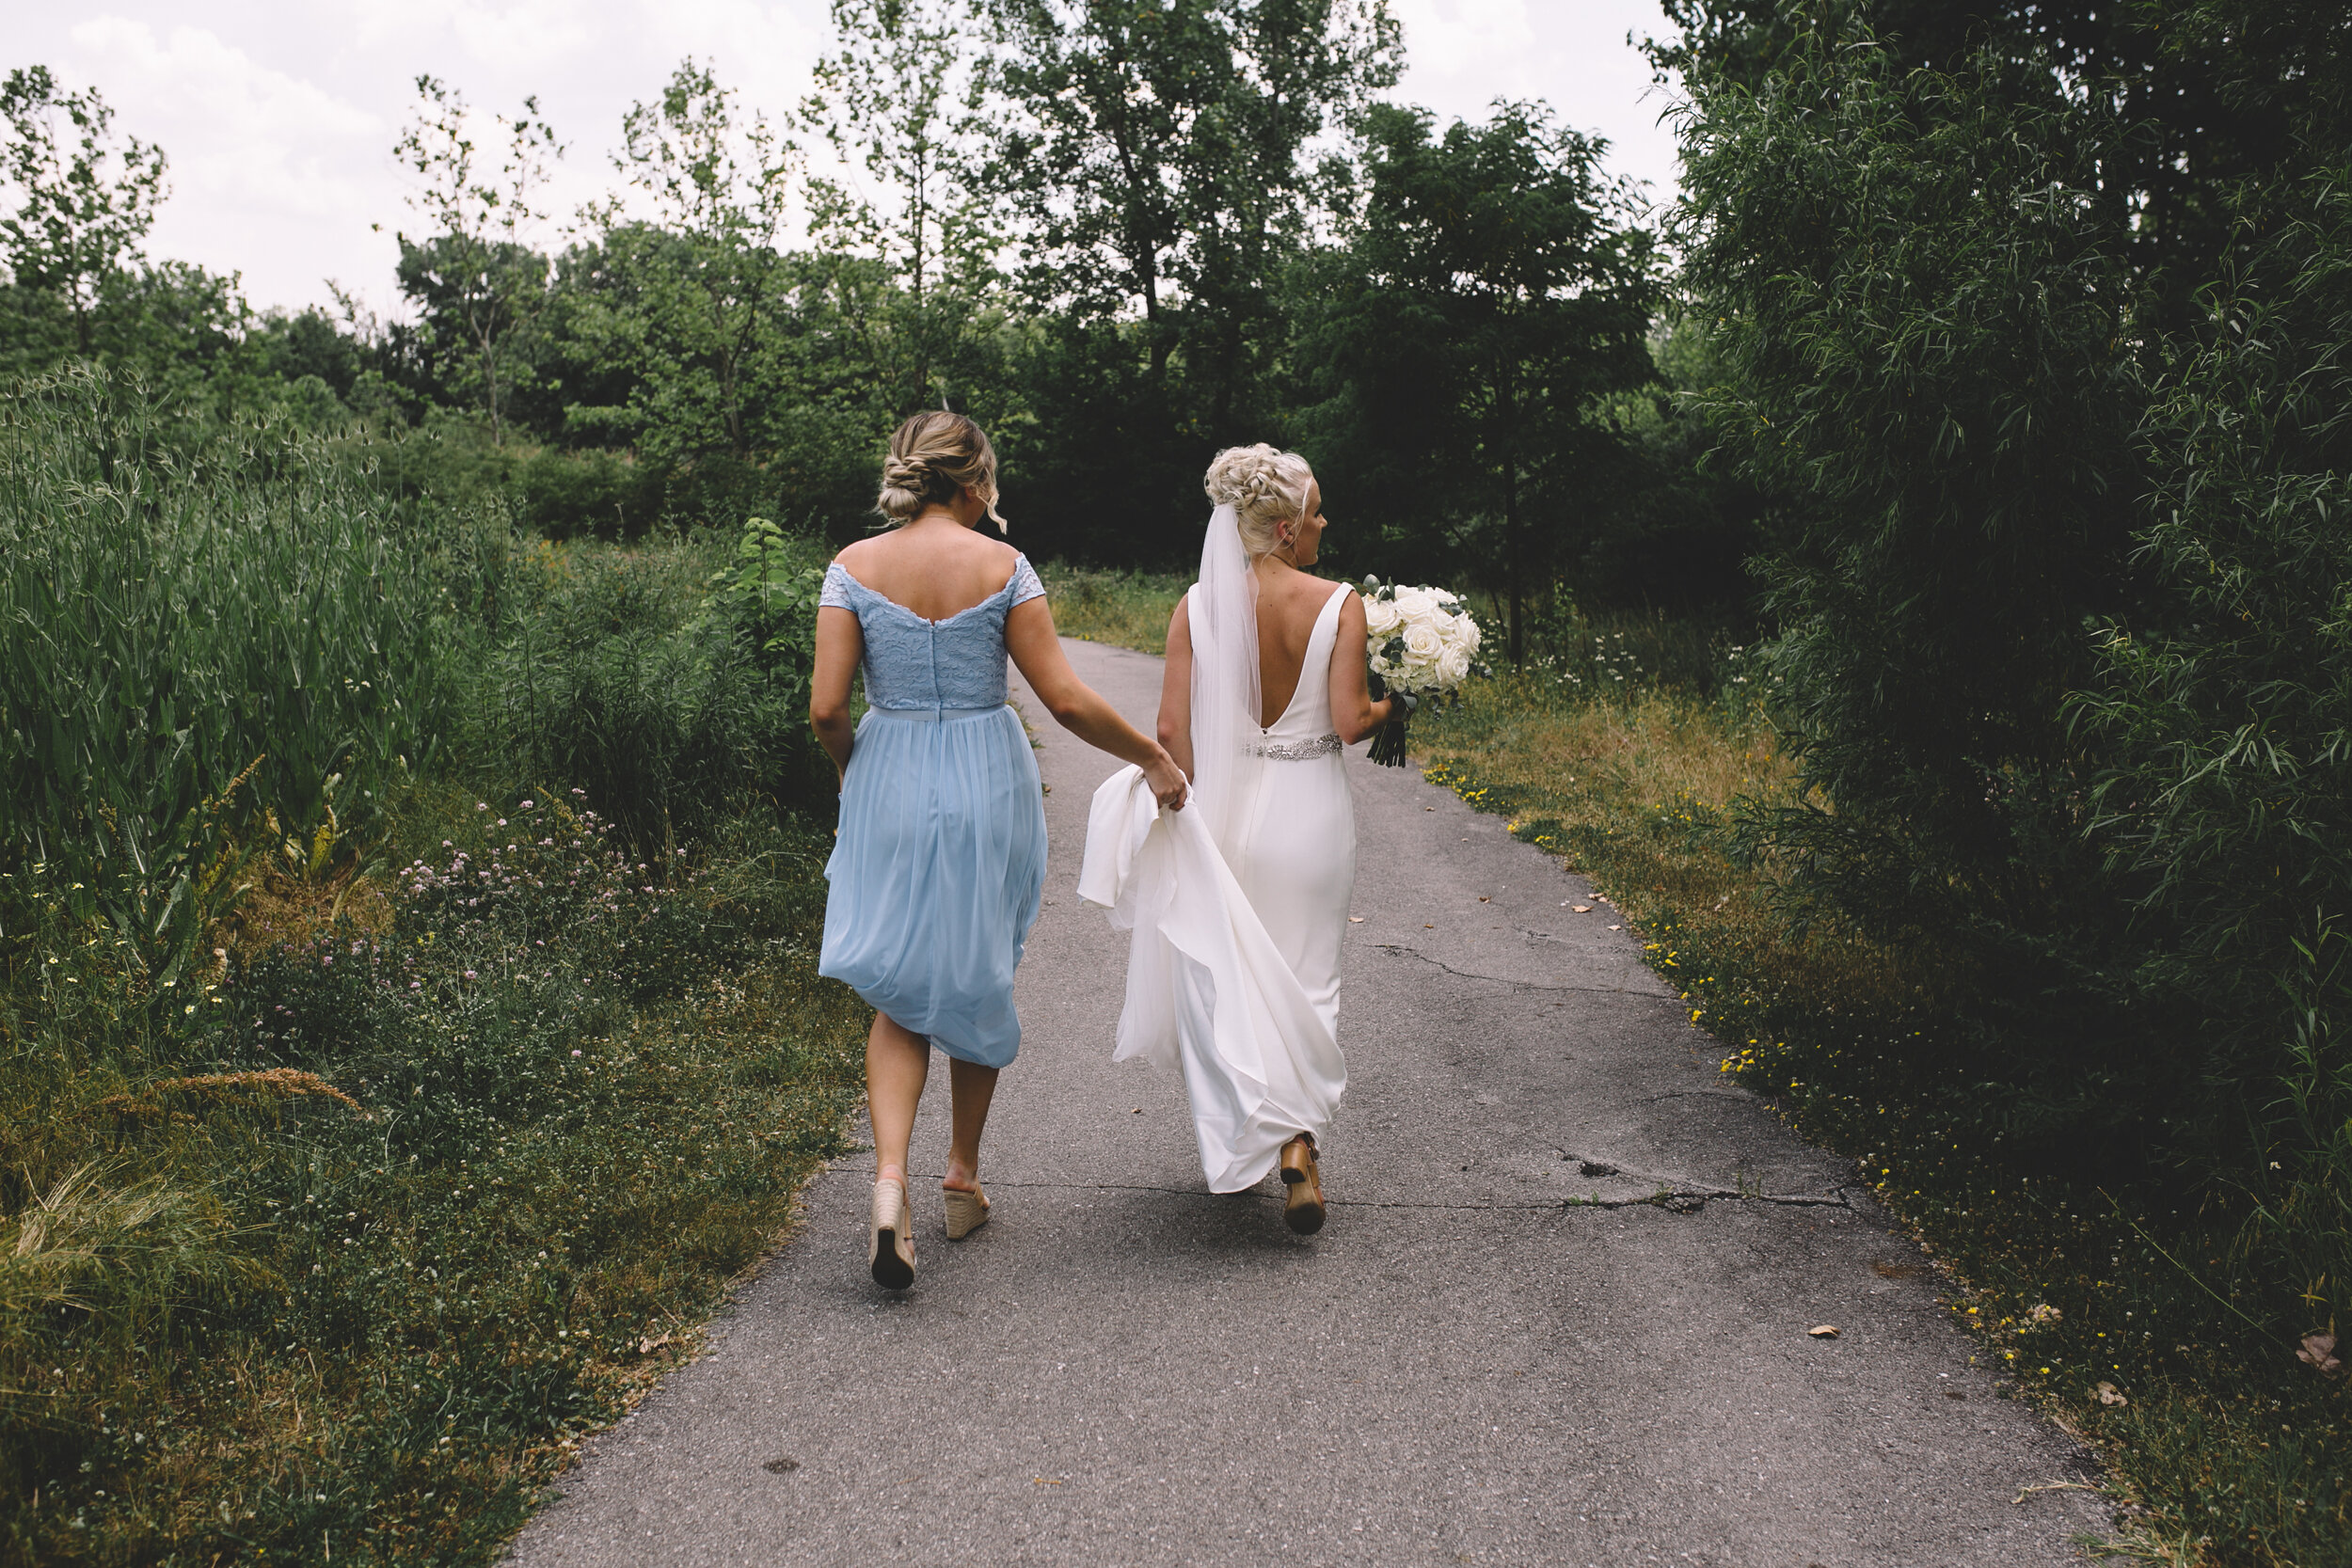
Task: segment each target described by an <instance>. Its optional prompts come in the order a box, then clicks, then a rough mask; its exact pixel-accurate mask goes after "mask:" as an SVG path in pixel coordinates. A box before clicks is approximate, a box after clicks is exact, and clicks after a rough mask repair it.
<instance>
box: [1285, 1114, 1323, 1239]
mask: <svg viewBox="0 0 2352 1568" xmlns="http://www.w3.org/2000/svg"><path fill="white" fill-rule="evenodd" d="M1282 1184H1283V1185H1284V1186H1285V1187H1288V1188H1289V1189H1290V1201H1289V1202H1287V1203H1285V1204H1284V1205H1283V1206H1282V1223H1283V1224H1284V1225H1287V1226H1289V1227H1291V1228H1292V1229H1293V1230H1295V1231H1296V1232H1297V1233H1298V1234H1300V1235H1301V1236H1311V1235H1313V1234H1314V1233H1315V1232H1316V1231H1318V1230H1320V1229H1322V1228H1323V1176H1322V1173H1321V1172H1320V1171H1319V1170H1318V1169H1317V1168H1316V1165H1315V1140H1314V1137H1313V1135H1312V1134H1311V1133H1306V1132H1301V1133H1300V1134H1298V1136H1296V1137H1295V1138H1293V1139H1292V1140H1291V1141H1290V1142H1288V1143H1286V1144H1284V1145H1283V1146H1282Z"/></svg>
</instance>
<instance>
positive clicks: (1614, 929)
mask: <svg viewBox="0 0 2352 1568" xmlns="http://www.w3.org/2000/svg"><path fill="white" fill-rule="evenodd" d="M1609 928H1610V929H1611V930H1613V931H1622V930H1624V929H1625V927H1622V926H1612V927H1609Z"/></svg>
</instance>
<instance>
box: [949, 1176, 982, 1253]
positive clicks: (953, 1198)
mask: <svg viewBox="0 0 2352 1568" xmlns="http://www.w3.org/2000/svg"><path fill="white" fill-rule="evenodd" d="M939 1196H940V1199H941V1202H942V1203H943V1204H944V1205H945V1206H946V1211H947V1239H948V1240H949V1241H951V1242H961V1241H962V1240H963V1239H964V1238H965V1237H966V1236H969V1235H971V1234H972V1232H974V1231H975V1230H977V1229H978V1228H979V1227H982V1226H984V1225H986V1224H987V1223H988V1195H987V1194H986V1193H984V1192H981V1191H979V1190H977V1189H975V1190H973V1191H971V1192H968V1193H964V1192H958V1191H957V1190H956V1189H955V1188H953V1187H942V1188H940V1189H939Z"/></svg>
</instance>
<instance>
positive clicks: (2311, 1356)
mask: <svg viewBox="0 0 2352 1568" xmlns="http://www.w3.org/2000/svg"><path fill="white" fill-rule="evenodd" d="M2295 1358H2296V1360H2297V1361H2300V1362H2302V1363H2303V1364H2304V1365H2306V1366H2308V1367H2310V1368H2311V1369H2312V1370H2313V1371H2316V1372H2322V1373H2326V1372H2340V1371H2342V1370H2344V1363H2343V1362H2342V1361H2339V1360H2338V1359H2336V1337H2335V1336H2334V1335H2332V1334H2306V1335H2305V1336H2303V1348H2302V1349H2301V1350H2298V1351H2296V1353H2295Z"/></svg>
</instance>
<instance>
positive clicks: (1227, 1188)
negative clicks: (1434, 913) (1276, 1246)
mask: <svg viewBox="0 0 2352 1568" xmlns="http://www.w3.org/2000/svg"><path fill="white" fill-rule="evenodd" d="M1220 526H1222V527H1223V528H1224V529H1226V530H1227V531H1231V530H1232V521H1231V517H1230V515H1229V514H1228V513H1227V512H1226V511H1225V510H1224V509H1220V510H1219V513H1218V516H1217V517H1216V518H1215V519H1213V520H1212V521H1211V524H1210V531H1211V540H1210V547H1209V548H1208V549H1207V550H1204V552H1203V570H1202V582H1201V583H1200V584H1196V585H1195V587H1194V589H1193V591H1192V592H1191V594H1188V596H1187V598H1186V609H1187V613H1188V619H1189V625H1190V629H1191V633H1192V647H1193V658H1194V668H1195V680H1194V694H1195V695H1194V704H1193V715H1194V721H1193V755H1194V768H1193V772H1194V793H1193V798H1192V801H1191V803H1189V804H1188V805H1187V806H1186V807H1185V809H1184V810H1183V811H1176V812H1163V811H1161V810H1160V809H1159V808H1158V806H1157V803H1156V802H1155V801H1154V800H1153V799H1152V791H1151V788H1150V787H1149V786H1148V785H1147V784H1145V783H1144V781H1143V776H1142V772H1141V770H1140V769H1138V768H1123V769H1121V770H1120V772H1118V773H1115V774H1113V775H1112V776H1111V777H1110V778H1109V779H1107V780H1105V781H1104V784H1103V785H1102V787H1101V788H1100V789H1098V790H1096V791H1095V795H1094V804H1093V808H1092V811H1091V813H1090V815H1089V821H1088V826H1087V848H1086V865H1085V869H1084V870H1083V871H1082V872H1081V873H1080V875H1079V879H1078V895H1079V896H1080V897H1081V898H1084V899H1087V900H1088V901H1089V902H1091V903H1096V904H1101V905H1104V906H1105V907H1106V908H1108V909H1109V910H1110V911H1111V922H1112V924H1113V925H1114V926H1117V927H1122V928H1132V930H1133V931H1134V933H1135V936H1134V942H1133V945H1132V946H1131V948H1130V950H1129V954H1128V959H1127V1002H1126V1007H1125V1010H1124V1011H1123V1012H1122V1013H1121V1014H1120V1020H1119V1043H1118V1049H1117V1051H1116V1053H1114V1060H1120V1061H1124V1060H1125V1059H1127V1058H1128V1057H1131V1056H1142V1057H1144V1058H1145V1059H1147V1060H1149V1061H1151V1062H1153V1063H1154V1064H1156V1065H1159V1066H1162V1067H1171V1068H1180V1069H1182V1071H1183V1073H1184V1086H1185V1089H1186V1091H1187V1092H1188V1093H1189V1094H1190V1096H1191V1099H1192V1117H1193V1129H1194V1132H1195V1135H1196V1136H1197V1138H1198V1139H1199V1142H1200V1170H1201V1174H1202V1175H1203V1176H1204V1177H1206V1178H1207V1180H1208V1184H1209V1188H1210V1190H1211V1191H1213V1192H1220V1193H1231V1192H1239V1191H1241V1190H1242V1189H1244V1188H1246V1187H1248V1186H1251V1185H1253V1184H1255V1183H1256V1182H1257V1181H1259V1180H1262V1179H1263V1178H1264V1176H1265V1175H1266V1173H1267V1172H1268V1171H1270V1170H1272V1169H1273V1167H1274V1164H1275V1161H1276V1160H1277V1159H1278V1158H1279V1155H1280V1153H1281V1148H1282V1145H1283V1144H1284V1143H1286V1142H1287V1141H1289V1140H1290V1139H1291V1138H1292V1137H1294V1136H1295V1135H1296V1134H1298V1133H1300V1132H1311V1133H1313V1134H1314V1135H1315V1138H1316V1141H1317V1142H1318V1143H1320V1142H1321V1141H1322V1139H1323V1135H1324V1132H1325V1131H1326V1130H1327V1128H1328V1127H1329V1125H1330V1122H1331V1117H1332V1115H1333V1113H1334V1112H1335V1111H1337V1109H1338V1108H1339V1102H1340V1096H1341V1094H1342V1092H1343V1091H1344V1090H1345V1088H1346V1087H1347V1064H1346V1062H1345V1061H1344V1060H1343V1057H1342V1056H1341V1054H1340V1047H1339V1036H1338V1027H1339V1005H1340V942H1341V939H1342V937H1343V936H1344V934H1345V933H1346V930H1347V905H1348V899H1349V896H1350V895H1351V894H1352V893H1353V891H1354V889H1355V885H1356V816H1355V809H1354V807H1353V805H1352V804H1351V803H1350V802H1349V800H1348V794H1347V778H1346V775H1345V774H1344V772H1343V770H1342V757H1343V752H1342V751H1341V747H1340V738H1339V736H1338V734H1337V733H1336V731H1335V730H1334V728H1333V725H1332V721H1331V693H1330V670H1331V649H1332V641H1333V639H1334V637H1335V636H1336V635H1337V633H1338V630H1339V620H1340V606H1341V595H1342V594H1345V593H1347V592H1348V589H1347V588H1346V586H1345V585H1344V584H1335V585H1334V587H1333V591H1332V594H1331V596H1330V598H1329V599H1328V600H1327V601H1326V602H1325V604H1324V607H1323V610H1322V612H1321V614H1320V615H1318V616H1317V617H1316V620H1315V626H1314V632H1313V635H1312V636H1311V638H1310V640H1309V641H1308V644H1307V657H1306V663H1305V667H1304V668H1303V669H1302V670H1301V671H1300V672H1299V676H1298V687H1297V689H1296V690H1295V692H1294V693H1293V694H1292V697H1291V701H1290V705H1289V706H1288V707H1287V708H1285V709H1284V710H1283V712H1282V714H1281V716H1280V717H1279V719H1277V720H1276V721H1275V722H1274V723H1273V724H1272V725H1271V726H1270V727H1264V728H1261V727H1260V726H1259V724H1258V723H1257V719H1258V717H1259V709H1258V706H1257V702H1256V688H1257V680H1256V674H1257V646H1256V643H1257V637H1256V632H1257V625H1256V611H1255V605H1254V599H1253V595H1254V586H1253V584H1251V583H1250V582H1248V581H1245V580H1243V579H1241V578H1237V577H1236V575H1235V573H1234V571H1233V562H1232V557H1233V555H1234V553H1235V552H1237V551H1238V550H1239V547H1240V546H1239V539H1238V535H1237V534H1236V535H1235V536H1234V537H1233V539H1232V543H1231V545H1230V546H1227V545H1226V544H1225V542H1224V541H1222V540H1220V539H1219V538H1218V537H1217V530H1218V529H1219V527H1220ZM1213 555H1216V556H1219V559H1218V560H1217V561H1216V562H1212V561H1211V559H1210V557H1211V556H1213ZM1246 568H1247V562H1246V560H1245V561H1244V562H1243V569H1244V570H1245V571H1246ZM1220 609H1223V610H1229V612H1228V613H1224V614H1219V613H1218V611H1219V610H1220ZM1243 611H1247V618H1246V620H1245V619H1244V616H1243V613H1242V612H1243ZM1237 644H1239V645H1237ZM1245 656H1246V660H1247V664H1246V670H1245V668H1244V662H1243V660H1244V657H1245ZM1204 688H1205V689H1204ZM1244 703H1246V704H1247V705H1246V707H1245V706H1243V704H1244ZM1237 715H1238V717H1237Z"/></svg>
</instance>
